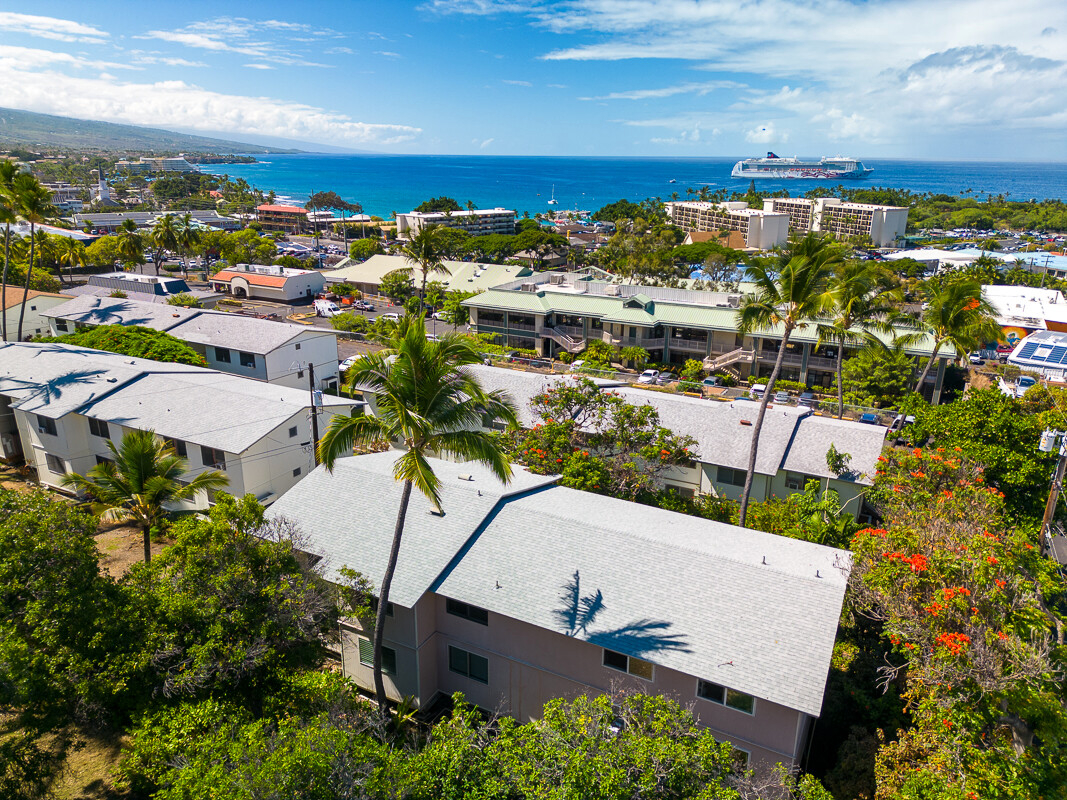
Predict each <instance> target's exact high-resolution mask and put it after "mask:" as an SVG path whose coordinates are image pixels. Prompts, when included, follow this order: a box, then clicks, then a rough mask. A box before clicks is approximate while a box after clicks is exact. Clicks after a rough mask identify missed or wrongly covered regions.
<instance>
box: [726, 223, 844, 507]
mask: <svg viewBox="0 0 1067 800" xmlns="http://www.w3.org/2000/svg"><path fill="white" fill-rule="evenodd" d="M782 261H784V262H785V263H784V264H782V263H781V262H782ZM840 262H841V251H840V249H839V248H838V247H837V246H836V245H834V244H833V243H832V242H830V241H829V240H827V239H823V238H821V237H818V236H816V235H815V234H808V235H807V236H805V237H804V238H803V239H801V240H800V241H797V242H794V243H793V245H792V247H791V252H790V253H789V254H786V255H783V256H782V257H781V258H780V259H779V265H780V269H778V270H777V272H776V271H774V269H775V268H772V267H770V266H769V265H768V264H766V263H764V264H759V263H757V264H753V265H751V266H749V267H748V268H747V270H746V271H745V272H746V276H747V278H748V280H749V281H751V282H752V283H755V284H756V291H755V292H754V293H752V294H747V295H745V297H744V299H743V300H742V303H741V308H740V309H738V329H739V330H740V332H741V333H742V334H747V333H751V332H753V331H756V330H761V329H767V328H772V327H777V326H781V332H782V343H781V346H780V348H779V350H778V358H777V359H775V362H774V369H773V370H771V376H770V378H769V379H768V380H767V388H766V390H765V391H764V392H763V398H762V400H760V407H759V414H758V415H757V416H756V424H755V426H754V427H753V430H752V446H751V448H750V449H749V454H748V471H747V473H746V474H745V488H744V490H743V492H742V494H741V511H740V517H739V521H738V524H740V525H741V527H744V525H745V516H746V514H747V512H748V498H749V495H750V494H751V493H752V476H753V473H754V472H755V470H756V454H757V452H758V450H759V435H760V430H761V429H762V427H763V418H764V416H765V415H766V413H767V403H768V402H769V401H770V399H771V396H772V395H773V394H774V382H775V381H776V380H778V374H779V373H780V372H781V371H782V361H783V360H784V359H785V352H786V349H787V346H788V345H789V337H790V336H791V335H792V334H793V331H794V330H796V329H797V328H803V327H804V326H806V325H808V324H811V323H812V322H813V321H814V320H816V319H817V318H818V317H819V316H820V315H821V314H823V313H824V312H825V311H827V310H828V309H829V308H830V307H831V305H832V303H833V298H832V297H831V296H830V294H829V292H828V291H827V285H828V282H829V280H830V276H831V274H832V273H833V270H834V268H835V267H836V266H837V264H839V263H840ZM776 266H777V265H776Z"/></svg>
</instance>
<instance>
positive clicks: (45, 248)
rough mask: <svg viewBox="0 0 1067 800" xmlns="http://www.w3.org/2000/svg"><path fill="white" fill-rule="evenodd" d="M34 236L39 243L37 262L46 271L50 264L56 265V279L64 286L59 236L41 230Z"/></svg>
mask: <svg viewBox="0 0 1067 800" xmlns="http://www.w3.org/2000/svg"><path fill="white" fill-rule="evenodd" d="M33 238H34V239H35V240H36V242H35V243H36V245H37V264H38V265H39V266H40V267H41V269H42V270H44V271H45V272H48V268H49V267H50V266H51V267H54V268H55V271H56V280H58V281H59V285H60V286H62V285H63V273H62V271H61V270H60V268H59V241H58V238H59V237H57V236H49V235H48V231H45V230H39V231H37V233H35V234H34V236H33Z"/></svg>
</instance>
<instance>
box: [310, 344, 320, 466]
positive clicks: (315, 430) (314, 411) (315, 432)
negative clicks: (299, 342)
mask: <svg viewBox="0 0 1067 800" xmlns="http://www.w3.org/2000/svg"><path fill="white" fill-rule="evenodd" d="M308 388H309V389H310V390H311V455H312V457H313V458H314V459H315V466H316V467H317V466H318V465H319V407H318V405H317V404H316V400H318V397H316V394H317V393H316V391H315V365H314V364H312V363H311V362H310V361H309V362H308ZM319 402H321V400H320V401H319Z"/></svg>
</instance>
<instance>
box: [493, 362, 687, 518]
mask: <svg viewBox="0 0 1067 800" xmlns="http://www.w3.org/2000/svg"><path fill="white" fill-rule="evenodd" d="M530 409H531V410H532V411H533V412H534V413H535V414H536V415H537V417H538V423H537V424H536V425H534V427H533V428H531V429H529V430H518V431H513V432H511V433H508V434H505V436H506V437H507V448H508V453H509V455H510V457H511V458H512V460H513V461H517V462H519V463H520V464H523V465H524V466H526V467H528V468H529V469H530V470H531V471H533V472H537V473H539V474H553V473H555V474H560V475H562V476H563V477H562V478H561V479H560V483H561V484H562V485H563V486H570V487H572V488H574V489H583V490H586V491H592V492H598V493H600V494H606V495H611V496H612V497H620V498H623V499H626V500H634V499H636V498H637V497H638V496H639V495H641V494H642V493H644V492H649V491H651V490H653V489H654V488H655V487H656V486H657V484H658V479H659V478H660V476H662V474H663V473H664V472H666V471H668V470H670V469H673V468H675V467H679V466H688V465H690V464H691V463H692V456H693V448H694V446H695V444H696V442H695V440H694V439H692V438H691V437H689V436H679V435H676V434H675V433H673V432H672V431H670V430H669V429H667V428H664V427H663V426H661V425H660V424H659V413H658V412H657V411H656V409H655V408H653V407H652V406H650V405H647V404H646V405H634V404H631V403H627V402H626V401H625V400H624V399H623V398H622V397H621V396H620V395H619V394H618V393H616V392H611V391H603V390H601V389H600V388H599V387H598V386H597V385H596V384H594V383H593V382H592V381H590V380H588V379H587V378H576V379H575V380H565V381H561V382H560V383H558V384H553V385H549V386H546V387H545V389H544V391H543V392H541V393H540V394H539V395H536V396H535V397H534V398H533V400H532V401H531V403H530Z"/></svg>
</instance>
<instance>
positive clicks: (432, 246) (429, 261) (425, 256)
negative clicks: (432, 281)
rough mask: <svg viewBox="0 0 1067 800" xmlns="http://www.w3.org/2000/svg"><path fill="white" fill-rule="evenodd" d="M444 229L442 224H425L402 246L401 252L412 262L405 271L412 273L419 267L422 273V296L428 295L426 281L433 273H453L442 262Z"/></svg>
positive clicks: (420, 293) (420, 291)
mask: <svg viewBox="0 0 1067 800" xmlns="http://www.w3.org/2000/svg"><path fill="white" fill-rule="evenodd" d="M444 229H445V228H444V226H442V225H425V226H423V227H422V228H419V231H418V233H416V234H415V235H413V236H412V237H411V238H410V239H409V240H408V243H407V244H405V245H403V246H402V247H401V248H400V254H401V255H402V256H404V258H406V259H407V260H408V263H410V264H411V266H410V267H407V268H405V272H407V273H408V274H409V275H410V274H411V273H412V272H413V271H414V269H415V268H416V267H417V268H418V269H419V271H420V272H421V273H422V283H421V287H420V290H419V297H420V298H423V297H426V281H427V280H428V278H429V276H430V274H431V273H434V272H440V273H443V274H444V275H451V274H452V272H451V270H449V269H448V267H446V266H445V265H444V264H443V263H441V262H442V261H443V260H444V247H443V246H442V244H441V231H443V230H444Z"/></svg>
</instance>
